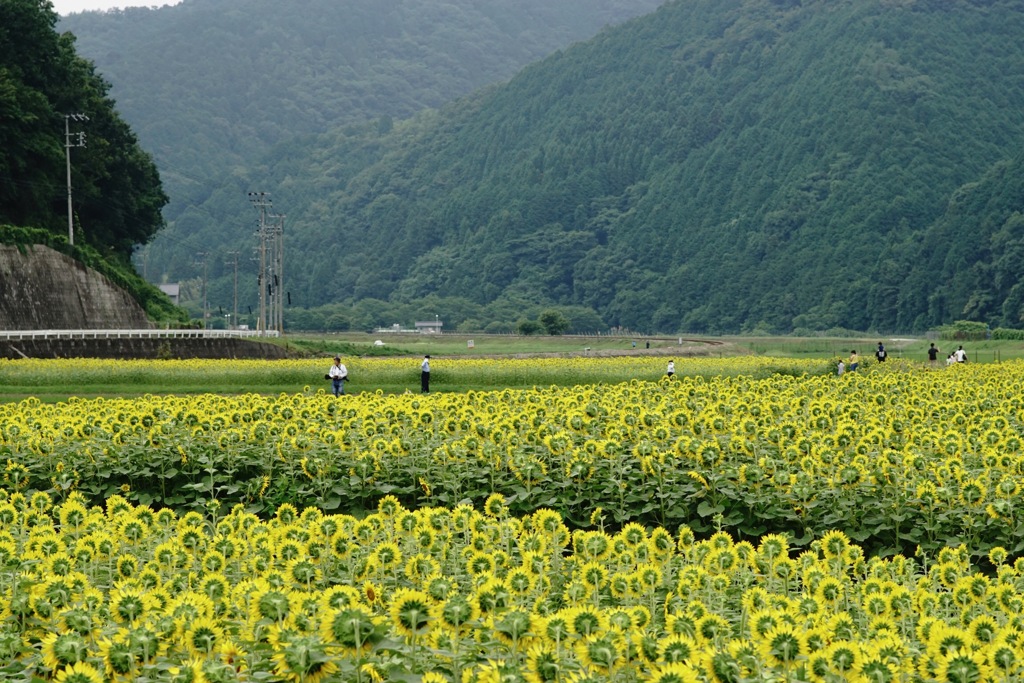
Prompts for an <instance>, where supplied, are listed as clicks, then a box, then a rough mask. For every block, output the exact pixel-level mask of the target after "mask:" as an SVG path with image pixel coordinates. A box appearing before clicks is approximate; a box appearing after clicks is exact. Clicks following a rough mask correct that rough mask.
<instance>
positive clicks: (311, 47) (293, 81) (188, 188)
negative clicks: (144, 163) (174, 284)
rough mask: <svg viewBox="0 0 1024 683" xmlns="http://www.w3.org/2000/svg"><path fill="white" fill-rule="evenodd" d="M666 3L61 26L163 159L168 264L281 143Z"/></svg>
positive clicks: (503, 2) (150, 14) (107, 18)
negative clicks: (218, 200)
mask: <svg viewBox="0 0 1024 683" xmlns="http://www.w3.org/2000/svg"><path fill="white" fill-rule="evenodd" d="M661 2H662V0H558V1H557V2H551V1H550V0H302V2H298V3H295V2H278V1H277V0H185V1H184V2H182V3H181V4H178V5H175V6H164V7H159V8H157V7H153V8H143V7H139V8H130V9H125V10H112V11H108V12H84V13H78V14H71V15H68V16H65V17H63V18H62V19H61V21H60V28H61V30H64V31H69V32H71V33H73V34H74V35H75V36H76V37H77V39H78V45H79V50H80V51H81V53H82V54H83V55H85V56H86V57H89V58H90V59H92V60H93V61H94V62H95V63H96V65H97V67H98V69H99V70H100V71H101V72H102V73H103V74H104V76H105V77H106V78H107V79H108V80H110V81H111V83H113V89H112V94H113V95H114V96H115V97H116V99H117V101H118V106H119V108H120V109H121V111H122V112H123V113H124V116H125V118H126V119H127V120H128V121H129V122H130V123H131V124H132V126H133V127H134V128H135V130H136V131H138V134H139V138H140V140H141V141H142V143H143V144H144V145H145V147H146V148H147V149H148V150H150V151H151V152H152V153H153V155H154V157H155V158H156V160H157V163H158V165H159V167H160V171H161V174H162V176H163V178H164V181H165V183H166V184H167V189H168V193H169V194H170V196H171V202H170V204H169V205H168V207H167V210H166V211H165V218H166V219H167V221H168V228H167V230H166V231H164V233H162V236H161V239H158V240H157V242H156V244H154V246H153V248H152V249H151V250H150V252H149V255H148V257H149V261H148V264H147V265H148V266H149V267H151V268H153V269H155V270H164V269H168V268H169V266H168V264H167V262H166V261H165V260H164V258H163V257H164V255H165V253H166V250H165V249H164V247H165V246H167V245H166V244H165V243H164V241H165V240H166V241H167V242H171V241H173V240H175V239H177V238H179V237H181V236H183V235H188V234H191V233H193V232H195V231H197V230H203V229H210V228H211V227H212V226H211V225H210V223H211V222H212V221H213V220H214V219H213V218H210V217H207V216H204V215H202V214H195V213H190V214H188V215H186V216H184V217H183V216H182V213H183V212H187V211H188V209H189V207H191V206H194V205H196V204H199V203H202V202H204V201H206V200H207V199H209V197H210V196H211V195H212V194H215V193H216V192H217V191H218V188H220V187H221V186H222V183H223V181H224V179H225V178H226V177H231V176H232V175H234V174H237V173H239V172H244V171H245V170H246V169H247V168H248V167H249V166H250V165H251V164H252V163H253V161H254V160H255V159H258V158H259V157H260V156H261V155H263V154H264V153H265V152H266V151H267V149H268V148H269V147H271V146H273V145H275V144H277V143H278V142H281V141H282V140H287V139H289V138H291V137H293V136H296V135H309V134H314V133H323V132H326V131H329V130H332V129H334V128H338V127H342V126H345V125H349V124H353V123H362V122H365V121H374V122H375V125H376V126H379V127H380V128H381V129H382V130H386V129H387V128H388V127H390V125H391V122H392V121H393V120H399V119H405V118H408V117H409V116H410V115H412V114H413V113H415V112H417V111H420V110H421V109H423V108H425V107H437V106H440V105H442V104H444V103H445V102H448V101H449V100H451V99H453V98H455V97H458V96H461V95H465V94H466V93H469V92H470V91H472V90H473V89H475V88H478V87H480V86H482V85H485V84H488V83H493V82H495V81H498V80H502V79H506V78H509V77H510V76H512V75H513V74H514V73H515V72H516V71H518V70H519V69H520V68H522V67H523V66H524V65H526V64H528V63H530V62H532V61H535V60H537V59H540V58H541V57H544V56H546V55H548V54H550V53H551V52H553V51H555V50H556V49H558V48H561V47H565V46H567V45H569V44H570V43H573V42H575V41H578V40H582V39H586V38H590V37H591V36H593V35H594V34H595V33H597V32H598V31H599V30H600V29H601V28H602V27H604V26H605V25H608V24H612V23H615V22H619V21H622V20H624V19H627V18H629V17H633V16H636V15H639V14H643V13H645V12H649V11H651V10H653V9H654V8H655V7H657V6H658V5H659V4H660V3H661ZM218 220H219V218H218ZM179 221H180V222H179ZM234 229H236V230H237V229H239V225H238V223H237V222H235V225H234ZM245 232H246V233H247V234H249V233H251V230H249V229H248V225H247V224H246V229H245ZM169 248H172V249H173V247H169ZM172 275H173V276H174V277H176V278H179V277H183V275H184V274H183V273H181V272H174V273H172Z"/></svg>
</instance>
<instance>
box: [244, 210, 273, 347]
mask: <svg viewBox="0 0 1024 683" xmlns="http://www.w3.org/2000/svg"><path fill="white" fill-rule="evenodd" d="M249 201H250V202H251V203H252V205H253V207H255V208H256V211H257V212H259V216H260V218H259V228H257V230H256V233H257V234H258V235H259V239H260V274H259V277H258V278H257V283H258V284H259V288H260V311H259V318H258V320H257V321H256V329H257V330H258V331H259V334H260V335H265V334H266V330H267V295H268V293H269V289H270V282H269V280H268V279H267V231H268V229H267V210H268V209H270V208H271V207H272V203H271V201H270V195H269V194H267V193H266V192H250V193H249Z"/></svg>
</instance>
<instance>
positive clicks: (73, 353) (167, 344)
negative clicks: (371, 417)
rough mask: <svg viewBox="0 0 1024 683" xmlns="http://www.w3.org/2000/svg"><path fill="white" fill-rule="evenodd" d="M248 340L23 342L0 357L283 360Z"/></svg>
mask: <svg viewBox="0 0 1024 683" xmlns="http://www.w3.org/2000/svg"><path fill="white" fill-rule="evenodd" d="M287 357H288V352H287V351H286V350H285V349H284V348H283V347H281V346H277V345H276V344H268V343H266V342H258V341H251V340H248V339H24V340H18V341H0V358H12V359H13V358H153V359H156V358H263V359H273V358H287Z"/></svg>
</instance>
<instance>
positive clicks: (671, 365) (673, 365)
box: [665, 360, 676, 377]
mask: <svg viewBox="0 0 1024 683" xmlns="http://www.w3.org/2000/svg"><path fill="white" fill-rule="evenodd" d="M665 374H666V375H668V376H669V377H671V376H672V375H674V374H676V362H675V361H674V360H670V361H669V362H668V370H666V371H665Z"/></svg>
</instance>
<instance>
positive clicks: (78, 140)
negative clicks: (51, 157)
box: [64, 114, 89, 247]
mask: <svg viewBox="0 0 1024 683" xmlns="http://www.w3.org/2000/svg"><path fill="white" fill-rule="evenodd" d="M88 120H89V117H88V116H86V115H85V114H65V115H64V159H65V161H66V162H67V167H68V246H72V247H73V246H75V222H74V218H73V216H74V213H73V212H72V210H71V148H72V147H85V132H84V131H79V132H77V133H75V142H71V121H88Z"/></svg>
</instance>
